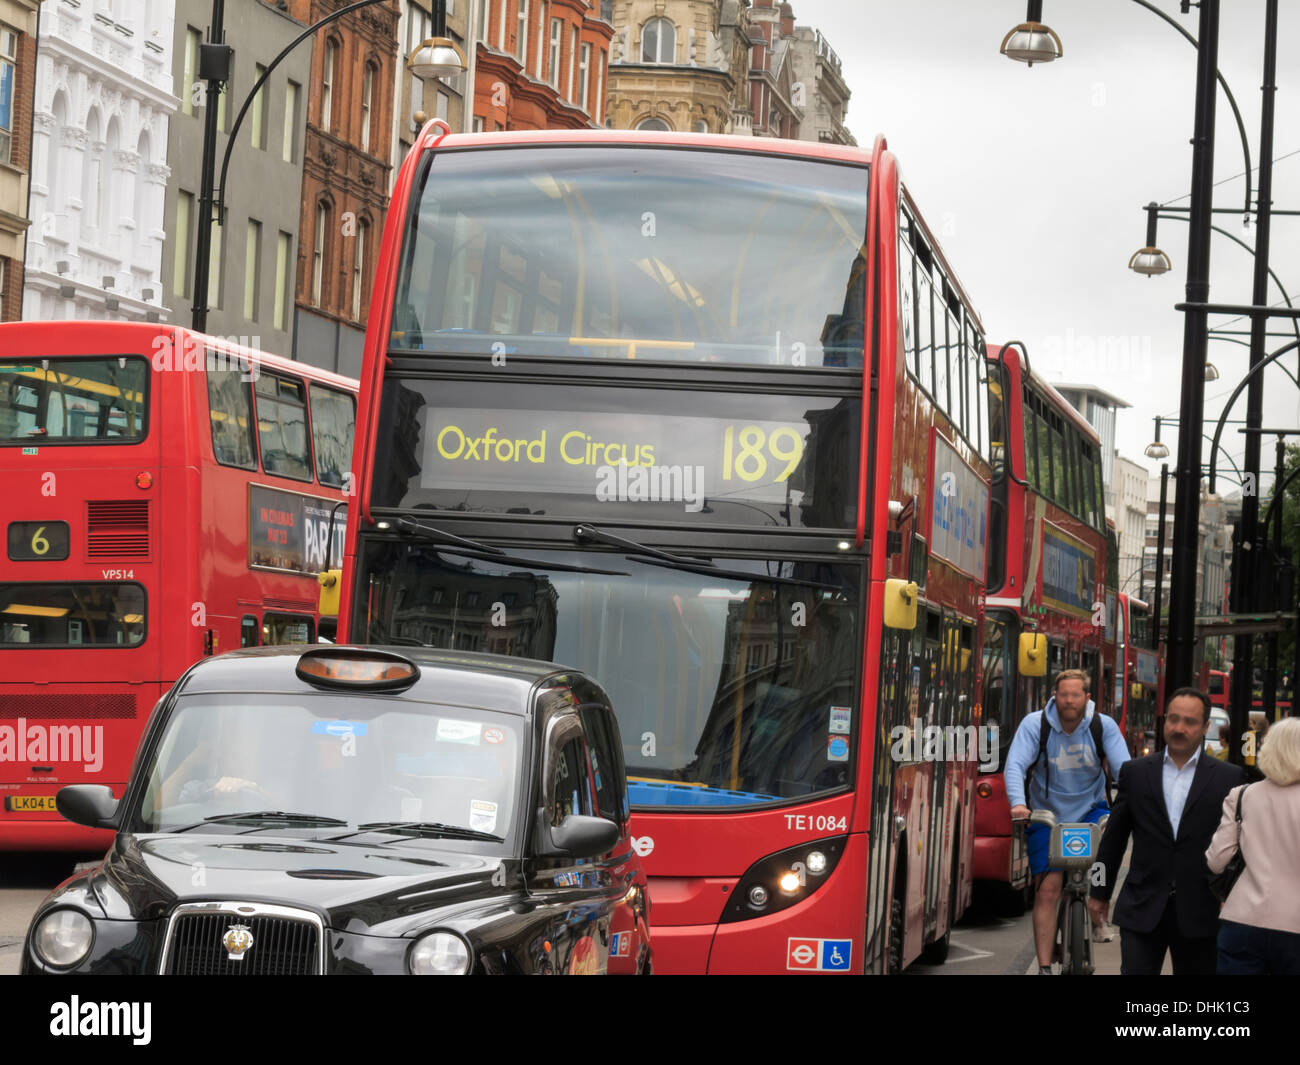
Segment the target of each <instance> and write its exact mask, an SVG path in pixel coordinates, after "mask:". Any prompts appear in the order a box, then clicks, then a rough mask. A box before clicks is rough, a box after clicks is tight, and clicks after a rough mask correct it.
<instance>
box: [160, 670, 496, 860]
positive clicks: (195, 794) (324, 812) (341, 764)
mask: <svg viewBox="0 0 1300 1065" xmlns="http://www.w3.org/2000/svg"><path fill="white" fill-rule="evenodd" d="M519 751H520V736H519V727H518V719H516V718H514V717H512V716H510V715H507V714H496V713H493V712H492V711H488V710H481V709H475V710H468V709H463V708H460V707H449V706H439V705H434V704H429V703H412V702H410V701H409V700H404V701H401V702H398V701H396V700H386V699H382V698H376V697H374V696H367V697H365V698H356V697H347V696H334V695H320V696H318V697H312V698H310V699H303V698H301V697H300V696H299V697H294V696H269V695H265V694H258V695H224V694H223V695H211V694H208V695H194V696H186V697H182V698H181V699H180V700H179V701H178V703H177V706H176V709H175V710H174V711H173V713H172V714H171V716H170V718H169V720H168V721H167V724H166V726H165V731H164V733H163V735H162V737H161V738H160V740H159V743H158V745H157V747H156V748H155V752H154V754H153V757H152V758H151V760H150V763H149V764H148V766H147V767H146V769H145V778H146V779H145V788H144V793H143V799H142V801H141V805H140V810H139V816H138V818H137V827H138V830H140V831H145V832H167V831H170V830H174V829H178V828H182V827H185V826H191V825H194V824H196V823H199V822H203V821H204V820H205V819H207V818H229V817H230V815H233V814H239V813H248V812H258V811H267V810H275V811H285V812H290V813H295V814H304V815H311V816H312V817H317V818H335V819H337V820H339V821H342V822H345V823H346V824H348V825H350V826H357V825H363V824H374V823H379V822H388V823H392V822H398V823H409V822H420V823H429V824H432V823H436V824H440V825H444V826H450V827H452V828H459V829H466V830H469V831H470V832H474V833H486V834H488V835H490V836H497V837H500V838H502V839H504V838H506V837H507V836H508V834H509V832H510V830H511V824H512V821H513V817H514V806H515V804H516V799H517V782H518V779H519V765H520V757H519ZM224 823H225V824H226V825H227V826H228V825H229V822H228V821H227V822H224Z"/></svg>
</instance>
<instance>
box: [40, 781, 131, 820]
mask: <svg viewBox="0 0 1300 1065" xmlns="http://www.w3.org/2000/svg"><path fill="white" fill-rule="evenodd" d="M120 805H121V803H120V802H119V801H118V800H117V799H115V798H113V789H112V788H110V787H108V786H107V785H104V784H72V785H69V786H68V787H66V788H60V789H59V790H58V793H57V794H56V795H55V796H54V807H55V809H57V810H58V811H59V813H60V814H62V815H63V817H65V818H66V819H67V820H69V821H71V822H72V823H73V824H77V825H86V826H87V827H88V828H111V829H117V827H118V809H119V807H120Z"/></svg>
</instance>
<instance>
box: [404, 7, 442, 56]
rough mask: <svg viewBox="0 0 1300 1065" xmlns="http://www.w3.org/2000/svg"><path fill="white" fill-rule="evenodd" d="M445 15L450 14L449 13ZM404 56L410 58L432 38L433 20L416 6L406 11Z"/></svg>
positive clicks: (422, 9)
mask: <svg viewBox="0 0 1300 1065" xmlns="http://www.w3.org/2000/svg"><path fill="white" fill-rule="evenodd" d="M447 14H449V15H450V14H451V12H450V11H448V12H447ZM406 18H407V22H406V54H407V56H410V54H411V53H412V52H414V51H415V50H416V49H417V48H419V47H420V45H422V44H423V43H424V42H425V41H426V40H427V39H428V38H429V37H432V36H433V28H432V27H433V20H432V19H431V18H430V17H429V12H427V11H425V10H424V8H422V7H420V6H419V5H418V4H411V5H410V6H409V7H408V8H407V9H406Z"/></svg>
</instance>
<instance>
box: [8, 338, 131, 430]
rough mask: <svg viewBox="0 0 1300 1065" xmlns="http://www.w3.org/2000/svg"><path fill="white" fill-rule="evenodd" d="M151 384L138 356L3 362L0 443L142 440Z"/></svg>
mask: <svg viewBox="0 0 1300 1065" xmlns="http://www.w3.org/2000/svg"><path fill="white" fill-rule="evenodd" d="M148 385H149V363H148V362H147V361H146V360H144V359H142V358H140V357H138V356H136V357H131V356H125V355H123V356H113V357H111V358H53V359H50V358H42V359H26V360H16V359H5V360H3V361H0V445H3V444H39V445H46V444H90V443H96V444H134V443H138V442H139V441H141V440H143V439H144V437H145V433H146V431H147V428H148V417H147V414H148V394H149V393H148Z"/></svg>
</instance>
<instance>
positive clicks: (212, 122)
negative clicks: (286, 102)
mask: <svg viewBox="0 0 1300 1065" xmlns="http://www.w3.org/2000/svg"><path fill="white" fill-rule="evenodd" d="M385 2H386V0H356V2H355V3H351V4H348V5H346V6H345V7H341V8H339V9H338V10H337V11H333V12H331V13H330V14H328V15H326V16H325V17H324V18H323V19H320V20H318V21H317V22H314V23H312V24H311V25H310V26H308V27H307V28H306V29H304V30H303V31H302V33H300V34H298V36H297V37H295V38H294V39H293V40H292V41H290V42H289V43H288V44H287V45H285V46H284V48H283V49H281V51H280V54H279V55H277V56H276V57H275V58H274V59H273V60H271V62H270V63H269V64H268V65H267V67H266V69H265V70H263V71H262V75H261V77H259V78H258V79H257V81H255V82H254V83H253V88H252V90H251V91H250V92H249V94H248V96H247V97H245V98H244V102H243V105H242V106H241V107H240V109H239V113H238V114H237V115H236V116H235V121H234V123H233V124H232V125H231V127H230V134H229V136H228V137H227V139H226V152H225V155H224V156H223V157H222V160H221V185H220V188H219V189H216V190H215V191H214V184H215V182H214V178H213V175H214V172H215V170H216V161H217V108H216V104H215V101H216V99H217V97H218V96H219V95H220V94H221V93H222V92H224V91H225V86H226V82H227V81H228V80H229V79H230V59H231V55H232V54H233V51H234V50H233V49H232V48H231V47H230V46H229V45H227V44H225V43H224V42H223V38H224V37H225V26H224V20H225V0H212V23H211V25H210V27H209V29H208V36H209V42H208V43H206V44H203V45H201V46H200V49H199V75H200V77H201V78H203V79H204V80H205V81H206V82H207V95H206V97H205V101H206V102H205V104H204V113H203V119H204V127H203V163H202V171H203V172H202V176H201V183H200V193H199V227H198V234H197V238H196V239H195V241H194V304H193V309H192V314H191V319H192V320H191V325H192V327H193V328H194V329H195V330H197V331H198V332H200V333H202V332H206V331H207V325H208V260H209V258H210V257H211V249H212V223H213V221H216V222H218V223H221V222H223V221H224V220H225V213H226V204H225V199H226V174H227V172H228V170H229V168H230V153H231V151H233V149H234V146H235V140H236V134H238V132H239V127H240V124H241V123H242V122H243V121H244V115H245V114H247V113H248V110H249V108H251V107H252V105H253V100H254V99H256V97H257V94H258V92H259V91H261V88H262V85H263V84H264V83H265V82H266V80H267V78H269V77H270V76H271V72H272V71H273V70H275V68H276V67H277V66H279V65H280V63H282V62H283V61H284V59H285V58H286V57H287V56H288V55H289V53H290V52H292V51H293V50H294V49H295V48H296V47H298V45H300V44H301V43H302V42H303V41H305V40H307V38H309V37H313V36H315V34H316V32H317V31H318V30H320V29H321V28H322V27H323V26H328V25H329V24H330V23H331V22H336V21H338V20H339V19H341V18H343V16H345V15H350V14H351V13H352V12H353V11H356V10H358V9H360V8H363V7H369V6H370V5H372V4H379V3H385ZM432 28H433V36H432V37H430V38H429V39H427V40H425V41H422V42H420V44H419V45H418V46H417V47H416V49H415V51H414V52H412V53H411V54H410V55H409V56H407V57H406V63H407V67H408V69H410V71H411V72H412V73H413V74H416V75H417V76H419V77H422V78H430V77H434V78H436V77H451V76H453V75H455V74H459V73H461V72H463V71H464V70H465V54H464V53H463V52H462V51H461V50H460V48H459V47H458V46H457V45H456V43H455V42H454V41H452V40H451V39H450V38H449V37H448V36H447V0H433V23H432ZM473 91H474V89H473V86H472V85H471V86H468V87H467V95H468V96H470V98H471V99H472V98H473ZM471 106H472V105H471ZM213 207H215V208H216V211H215V216H216V217H215V219H214V217H213V215H214V212H213Z"/></svg>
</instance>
